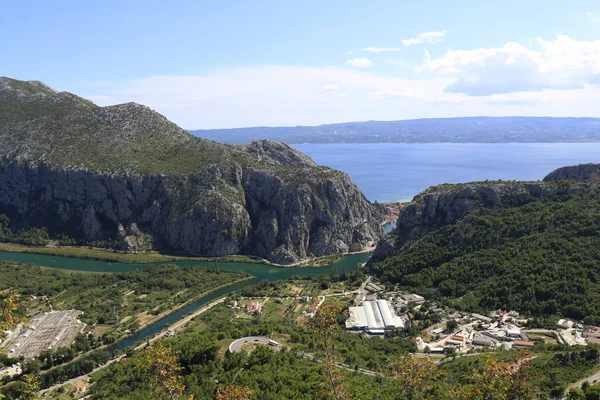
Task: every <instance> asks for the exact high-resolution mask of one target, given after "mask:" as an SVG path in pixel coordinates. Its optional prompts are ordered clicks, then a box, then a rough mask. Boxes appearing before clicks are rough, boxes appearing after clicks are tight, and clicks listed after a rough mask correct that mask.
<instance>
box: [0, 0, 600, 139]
mask: <svg viewBox="0 0 600 400" xmlns="http://www.w3.org/2000/svg"><path fill="white" fill-rule="evenodd" d="M171 3H172V4H167V3H166V2H164V1H137V2H134V1H103V2H85V1H61V0H57V1H52V2H48V1H19V2H5V4H3V7H2V13H1V14H0V37H2V38H3V40H2V52H1V53H0V75H5V76H10V77H14V78H18V79H39V80H42V81H44V82H46V83H47V84H49V85H51V86H53V87H55V88H56V89H58V90H67V91H71V92H74V93H77V94H79V95H81V96H83V97H86V98H89V99H92V100H93V101H95V102H96V103H98V104H101V105H110V104H115V103H120V102H125V101H136V102H139V103H142V104H146V105H148V106H150V107H152V108H153V109H155V110H157V111H159V112H161V113H163V114H165V115H166V116H167V117H169V118H170V119H172V120H173V121H175V122H176V123H178V124H180V125H181V126H183V127H185V128H188V129H196V128H223V127H239V126H255V125H271V126H272V125H301V124H304V125H308V124H320V123H329V122H343V121H356V120H368V119H378V120H395V119H406V118H421V117H450V116H466V115H555V116H600V110H599V108H598V107H597V103H598V100H599V99H600V89H599V85H600V3H598V2H597V1H595V0H578V1H572V2H566V1H564V0H546V1H538V0H528V1H522V0H520V1H513V0H504V1H501V2H487V1H486V2H484V1H480V0H479V1H474V0H468V1H467V0H453V1H448V0H397V1H368V2H367V1H350V0H346V1H296V2H292V1H283V0H279V1H260V0H257V1H222V2H218V1H210V2H209V1H175V2H171Z"/></svg>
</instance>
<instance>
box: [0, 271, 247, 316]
mask: <svg viewBox="0 0 600 400" xmlns="http://www.w3.org/2000/svg"><path fill="white" fill-rule="evenodd" d="M248 277H249V275H247V274H245V273H243V272H238V271H220V270H208V269H205V268H199V267H193V266H190V267H179V266H177V265H172V264H170V265H169V264H167V265H155V266H151V267H149V268H148V269H145V270H139V271H131V272H123V273H102V274H98V273H76V272H65V271H61V270H54V269H48V268H41V267H38V266H34V265H25V264H17V263H12V262H7V261H0V290H4V289H9V288H13V289H18V291H19V292H20V293H21V299H22V300H27V298H28V297H30V296H36V297H41V296H46V297H47V300H46V301H47V302H49V303H50V304H52V305H53V307H54V308H58V309H77V310H81V311H83V312H84V314H83V315H81V317H80V319H81V320H82V321H83V322H85V323H87V324H89V325H94V324H107V325H114V324H117V323H118V322H120V321H117V320H116V318H117V316H119V318H120V320H122V319H123V318H124V317H126V316H133V315H137V314H140V313H143V312H149V313H151V314H154V315H156V314H159V313H161V312H163V311H166V310H169V309H171V308H173V307H174V306H177V305H178V304H182V303H184V302H186V301H188V300H190V299H192V298H195V297H198V296H200V295H201V294H202V293H204V292H206V291H208V290H211V289H213V288H215V287H218V286H221V285H224V284H230V283H232V282H234V281H236V280H239V279H244V278H248ZM39 306H40V307H43V306H44V304H39ZM128 324H129V325H132V324H133V325H135V318H133V319H130V320H129V321H128ZM131 327H133V326H131Z"/></svg>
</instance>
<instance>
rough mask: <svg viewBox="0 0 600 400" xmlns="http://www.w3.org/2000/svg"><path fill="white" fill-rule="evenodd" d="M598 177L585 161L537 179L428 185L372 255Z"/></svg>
mask: <svg viewBox="0 0 600 400" xmlns="http://www.w3.org/2000/svg"><path fill="white" fill-rule="evenodd" d="M560 181H564V182H560ZM598 181H600V165H598V164H587V165H580V166H573V167H564V168H560V169H558V170H556V171H553V172H551V173H550V174H549V175H548V176H546V177H545V178H544V180H543V181H538V182H479V183H465V184H457V185H441V186H435V187H432V188H429V189H427V190H426V191H424V192H422V193H420V194H419V195H417V196H416V197H415V198H414V199H413V201H412V202H411V203H410V204H409V205H407V206H406V207H404V208H403V209H402V210H401V212H400V215H399V217H398V222H397V225H396V235H395V236H387V237H384V238H382V239H381V240H380V241H379V242H378V245H377V249H376V250H375V253H374V255H373V259H374V261H381V260H383V259H385V258H387V257H390V256H392V255H393V254H394V253H395V252H397V251H400V250H401V249H403V248H406V247H408V246H410V245H411V244H412V243H413V242H414V241H416V240H418V239H419V238H421V237H423V236H425V235H427V234H428V233H430V232H433V231H435V230H437V229H439V228H442V227H444V226H447V225H451V224H455V223H461V220H462V219H463V217H465V216H466V215H467V214H475V215H479V214H481V213H483V212H484V211H486V210H490V209H497V208H500V207H520V206H523V205H525V204H527V203H529V202H532V201H534V200H543V199H544V198H550V197H551V196H553V195H556V194H560V193H576V192H578V191H580V190H581V189H582V188H585V187H587V186H589V185H590V184H594V183H596V182H598Z"/></svg>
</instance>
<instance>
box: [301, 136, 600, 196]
mask: <svg viewBox="0 0 600 400" xmlns="http://www.w3.org/2000/svg"><path fill="white" fill-rule="evenodd" d="M294 147H296V148H297V149H298V150H300V151H302V152H304V153H306V154H308V155H309V156H311V157H312V158H313V159H314V160H315V162H316V163H317V164H319V165H326V166H329V167H331V168H334V169H339V170H341V171H344V172H346V173H347V174H348V175H350V177H351V178H352V180H353V181H354V183H356V184H357V185H358V187H359V188H360V189H361V190H362V191H363V193H364V194H365V196H366V197H367V198H368V199H369V200H371V201H379V202H388V201H410V200H411V199H412V198H413V197H414V196H415V195H417V194H418V193H419V192H421V191H423V190H425V189H427V188H428V187H430V186H434V185H439V184H442V183H461V182H472V181H484V180H486V179H488V180H497V179H502V180H519V181H532V180H540V179H543V178H544V176H546V175H547V174H548V173H550V172H552V171H553V170H554V169H556V168H559V167H564V166H567V165H576V164H585V163H592V162H595V163H600V143H490V144H488V143H485V144H484V143H435V144H400V143H376V144H375V143H374V144H366V143H348V144H297V145H294Z"/></svg>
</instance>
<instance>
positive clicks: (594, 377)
mask: <svg viewBox="0 0 600 400" xmlns="http://www.w3.org/2000/svg"><path fill="white" fill-rule="evenodd" d="M599 380H600V372H596V373H595V374H593V375H590V376H588V377H586V378H583V379H580V380H578V381H577V382H575V383H571V384H570V385H569V386H568V388H569V389H570V388H575V387H578V388H580V387H581V386H582V385H583V382H589V383H590V385H593V384H594V383H596V382H597V381H599Z"/></svg>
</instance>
